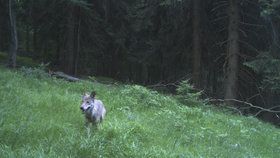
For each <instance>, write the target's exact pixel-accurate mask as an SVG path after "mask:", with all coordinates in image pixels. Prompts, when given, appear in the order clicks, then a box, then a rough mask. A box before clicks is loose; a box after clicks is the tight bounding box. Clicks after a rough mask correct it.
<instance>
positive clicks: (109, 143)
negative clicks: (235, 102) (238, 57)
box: [0, 67, 280, 158]
mask: <svg viewBox="0 0 280 158" xmlns="http://www.w3.org/2000/svg"><path fill="white" fill-rule="evenodd" d="M0 72H1V73H0V157H1V158H6V157H7V158H8V157H26V158H30V157H36V158H37V157H61V158H64V157H82V158H86V157H90V158H93V157H108V158H112V157H120V158H124V157H161V158H163V157H168V158H169V157H176V158H177V157H178V158H185V157H186V158H188V157H233V158H236V157H265V158H269V157H271V158H273V157H275V158H276V157H279V155H280V142H279V140H280V129H277V128H275V127H274V126H272V125H270V124H267V123H263V122H261V121H259V120H257V119H256V118H253V117H243V116H237V115H232V114H229V113H224V112H221V111H218V110H215V109H213V108H210V107H209V106H206V105H204V104H203V103H200V105H196V106H193V105H182V104H181V103H180V102H179V101H178V100H177V99H176V98H175V97H174V96H168V95H163V94H159V93H157V92H155V91H151V90H148V89H146V88H144V87H142V86H138V85H122V84H101V83H99V82H90V81H81V82H77V83H70V82H67V81H63V80H60V79H54V78H50V77H47V76H44V75H40V74H39V75H38V74H37V75H36V74H35V75H34V74H32V72H31V73H26V70H25V71H20V70H8V69H6V68H4V67H0ZM92 90H95V91H96V92H97V98H98V99H101V100H102V101H103V103H104V104H105V106H106V109H107V115H106V117H105V120H104V122H103V123H102V124H101V125H100V126H99V129H98V130H95V129H90V131H88V130H87V129H86V128H85V127H84V117H83V115H82V113H81V111H80V109H79V106H80V103H81V96H82V94H83V93H84V92H85V91H92Z"/></svg>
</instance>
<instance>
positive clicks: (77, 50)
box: [74, 10, 81, 76]
mask: <svg viewBox="0 0 280 158" xmlns="http://www.w3.org/2000/svg"><path fill="white" fill-rule="evenodd" d="M79 14H80V10H79ZM80 26H81V17H80V15H79V16H78V24H77V25H76V33H75V34H76V35H75V36H76V42H75V43H76V49H75V63H74V64H75V70H74V75H75V76H77V74H78V66H79V58H80Z"/></svg>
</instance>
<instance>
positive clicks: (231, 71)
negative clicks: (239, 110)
mask: <svg viewBox="0 0 280 158" xmlns="http://www.w3.org/2000/svg"><path fill="white" fill-rule="evenodd" d="M228 11H229V12H228V15H229V26H228V55H227V62H228V65H227V74H226V75H227V76H226V77H227V78H226V81H225V83H226V84H225V99H237V92H238V91H237V90H238V72H239V59H238V55H239V51H240V50H239V49H240V48H239V42H238V41H239V8H238V0H229V10H228ZM229 104H233V103H232V102H230V103H229Z"/></svg>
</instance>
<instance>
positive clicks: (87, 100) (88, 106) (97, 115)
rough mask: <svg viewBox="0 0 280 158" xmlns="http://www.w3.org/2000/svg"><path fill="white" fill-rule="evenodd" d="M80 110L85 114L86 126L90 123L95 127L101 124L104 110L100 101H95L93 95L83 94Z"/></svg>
mask: <svg viewBox="0 0 280 158" xmlns="http://www.w3.org/2000/svg"><path fill="white" fill-rule="evenodd" d="M80 109H81V110H82V111H83V113H84V114H85V118H86V124H89V123H92V124H93V125H96V124H97V123H101V122H102V120H103V119H104V117H105V114H106V109H105V107H104V104H103V103H102V101H101V100H97V99H95V93H94V92H93V93H92V94H91V95H89V94H85V95H84V96H83V98H82V105H81V107H80Z"/></svg>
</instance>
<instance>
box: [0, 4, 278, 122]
mask: <svg viewBox="0 0 280 158" xmlns="http://www.w3.org/2000/svg"><path fill="white" fill-rule="evenodd" d="M0 52H2V56H7V60H6V61H5V64H6V66H8V67H10V68H18V67H21V66H22V65H20V64H19V63H17V57H19V56H20V57H29V58H32V59H33V60H35V61H38V62H40V63H44V64H45V65H47V67H48V70H49V71H61V72H64V73H65V74H68V75H71V76H74V77H78V78H82V77H84V76H94V77H106V78H112V79H114V80H117V81H120V82H123V83H128V84H131V83H134V84H140V85H144V86H146V87H149V88H154V89H160V90H162V91H164V92H165V93H171V94H172V93H175V89H176V87H177V86H178V84H179V83H180V82H181V81H184V80H188V81H189V82H190V83H191V84H192V85H193V90H194V91H200V92H201V93H202V96H201V97H202V98H212V99H210V101H211V100H212V102H215V103H220V102H223V103H227V104H228V105H229V106H232V107H233V108H234V109H236V110H238V111H239V112H240V113H242V114H243V115H254V116H257V117H259V118H261V119H263V120H266V121H269V122H272V123H274V124H276V125H279V123H280V117H279V116H280V112H279V111H280V106H279V105H280V98H279V95H280V1H279V0H226V1H225V0H207V1H206V0H133V1H131V0H94V1H89V0H51V1H50V0H0Z"/></svg>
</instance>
